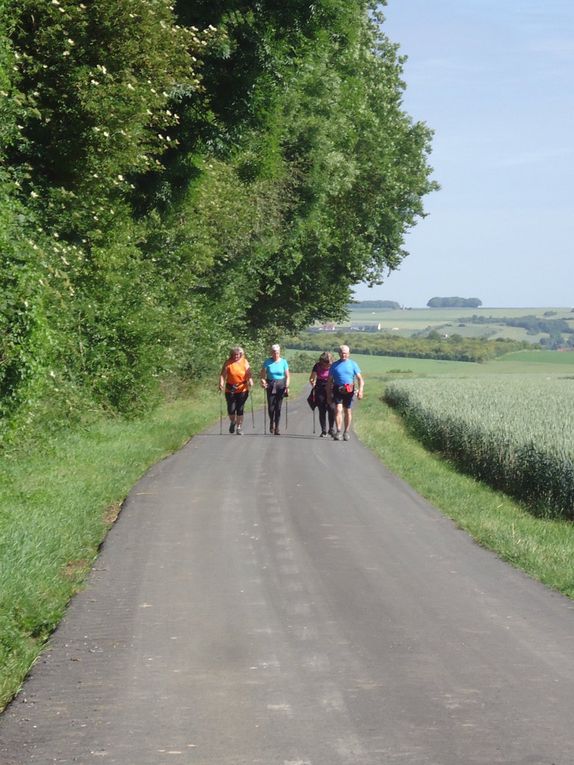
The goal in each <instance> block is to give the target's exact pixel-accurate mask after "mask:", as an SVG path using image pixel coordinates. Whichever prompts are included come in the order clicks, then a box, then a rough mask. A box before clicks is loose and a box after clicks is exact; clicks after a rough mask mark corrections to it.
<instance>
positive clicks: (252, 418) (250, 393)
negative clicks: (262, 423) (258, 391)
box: [249, 388, 255, 428]
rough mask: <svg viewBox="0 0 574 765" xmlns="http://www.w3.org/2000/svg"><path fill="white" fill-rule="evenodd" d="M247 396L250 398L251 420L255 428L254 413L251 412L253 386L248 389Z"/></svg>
mask: <svg viewBox="0 0 574 765" xmlns="http://www.w3.org/2000/svg"><path fill="white" fill-rule="evenodd" d="M249 398H250V399H251V422H252V423H253V428H255V414H254V412H253V388H252V389H251V390H250V391H249Z"/></svg>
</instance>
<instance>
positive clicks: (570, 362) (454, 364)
mask: <svg viewBox="0 0 574 765" xmlns="http://www.w3.org/2000/svg"><path fill="white" fill-rule="evenodd" d="M331 346H332V343H331V342H330V338H329V337H326V338H325V350H330V349H331ZM352 350H353V349H352V348H351V355H352V357H353V358H354V359H355V361H356V362H357V364H358V365H359V367H360V368H361V371H362V372H363V374H364V375H365V377H367V378H368V377H369V376H371V377H373V376H377V377H379V376H388V375H408V376H409V377H435V376H440V377H443V376H444V377H484V376H488V375H507V374H508V375H521V374H544V375H549V376H564V375H567V376H569V375H572V376H574V351H566V352H563V353H562V352H558V351H542V350H540V351H528V350H526V351H517V352H516V353H507V354H506V355H505V356H501V357H500V358H498V359H493V360H492V361H487V362H484V363H483V364H475V363H472V362H468V361H440V360H436V359H411V358H406V357H404V356H401V357H398V356H371V355H365V354H359V353H353V352H352ZM303 353H304V354H305V355H308V356H309V372H310V371H311V368H312V366H313V364H314V363H315V361H316V360H317V359H318V357H319V353H320V352H319V351H293V350H288V351H287V352H286V356H287V358H288V359H289V358H292V357H293V355H294V354H297V355H299V354H303Z"/></svg>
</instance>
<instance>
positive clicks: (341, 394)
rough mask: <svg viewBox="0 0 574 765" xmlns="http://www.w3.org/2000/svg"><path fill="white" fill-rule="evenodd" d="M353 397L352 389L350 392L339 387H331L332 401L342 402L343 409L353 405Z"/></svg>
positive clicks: (335, 402)
mask: <svg viewBox="0 0 574 765" xmlns="http://www.w3.org/2000/svg"><path fill="white" fill-rule="evenodd" d="M354 397H355V391H354V390H352V391H351V392H350V393H347V392H346V391H345V390H341V389H340V388H335V387H334V388H333V403H334V404H343V409H350V408H351V407H352V406H353V399H354Z"/></svg>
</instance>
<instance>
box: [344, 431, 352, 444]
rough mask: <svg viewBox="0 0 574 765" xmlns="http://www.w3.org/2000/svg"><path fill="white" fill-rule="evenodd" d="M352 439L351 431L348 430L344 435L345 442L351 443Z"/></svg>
mask: <svg viewBox="0 0 574 765" xmlns="http://www.w3.org/2000/svg"><path fill="white" fill-rule="evenodd" d="M350 439H351V434H350V433H349V431H348V430H346V431H345V432H344V433H343V441H349V440H350Z"/></svg>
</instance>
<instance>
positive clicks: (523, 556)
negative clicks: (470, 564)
mask: <svg viewBox="0 0 574 765" xmlns="http://www.w3.org/2000/svg"><path fill="white" fill-rule="evenodd" d="M383 390H384V382H383V381H382V380H377V379H376V378H374V377H373V378H370V379H369V381H368V388H367V391H368V395H367V397H366V398H365V399H364V401H363V402H362V403H361V404H360V407H359V408H358V409H359V411H358V412H357V417H356V419H355V427H356V431H357V433H358V435H359V436H360V438H361V440H362V441H363V442H364V443H365V444H366V445H367V446H369V448H371V449H372V450H373V451H374V452H375V453H376V454H377V455H378V456H379V457H380V458H381V460H382V461H383V462H384V463H385V465H386V466H387V467H388V468H389V469H390V470H392V471H393V472H394V473H396V474H397V475H399V476H401V478H403V479H404V480H405V481H407V482H408V483H409V484H410V485H411V486H412V487H413V488H414V489H415V490H416V491H417V492H419V494H421V495H422V496H424V497H426V498H427V499H428V500H429V501H430V502H432V504H433V505H435V506H436V507H438V508H439V509H440V510H441V511H442V512H443V513H444V514H445V515H447V516H449V517H450V518H452V519H453V520H454V521H455V522H456V524H457V525H458V526H460V528H463V529H465V530H466V531H467V532H468V533H469V534H471V535H472V536H473V538H474V539H475V540H476V541H477V542H478V543H479V544H481V545H483V546H485V547H488V548H490V549H491V550H494V552H496V553H497V554H498V555H500V556H501V558H503V559H504V560H507V561H508V562H509V563H512V564H513V565H514V566H517V567H518V568H520V569H522V570H523V571H525V572H526V573H527V574H529V575H530V576H532V577H534V578H536V579H539V580H540V581H541V582H543V583H544V584H546V585H548V586H549V587H552V588H554V589H556V590H559V591H560V592H562V593H564V594H565V595H568V596H569V597H574V524H572V522H570V521H566V520H547V519H540V518H536V517H534V516H533V515H531V514H530V513H529V512H528V511H527V510H526V509H525V508H524V507H522V506H521V505H520V504H518V503H517V502H514V501H513V500H511V499H510V498H509V497H507V496H506V495H504V494H502V493H500V492H496V491H493V490H491V489H489V488H488V487H486V486H484V485H483V484H481V483H479V482H477V481H475V480H474V479H472V478H469V477H467V476H464V475H461V474H460V473H458V472H457V471H456V469H455V468H454V467H453V466H451V465H450V464H449V463H448V462H445V461H443V460H441V459H440V457H438V456H436V455H433V454H430V453H429V452H427V451H426V450H425V449H424V448H423V447H422V446H421V445H420V444H419V443H418V442H417V441H416V440H415V439H414V438H413V437H411V436H410V435H409V434H408V433H407V432H406V430H405V427H404V425H403V423H402V421H401V419H400V417H399V416H398V415H397V414H395V413H394V412H393V411H392V410H391V409H390V407H388V406H387V405H386V404H384V403H383V402H382V401H381V396H382V394H383Z"/></svg>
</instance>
